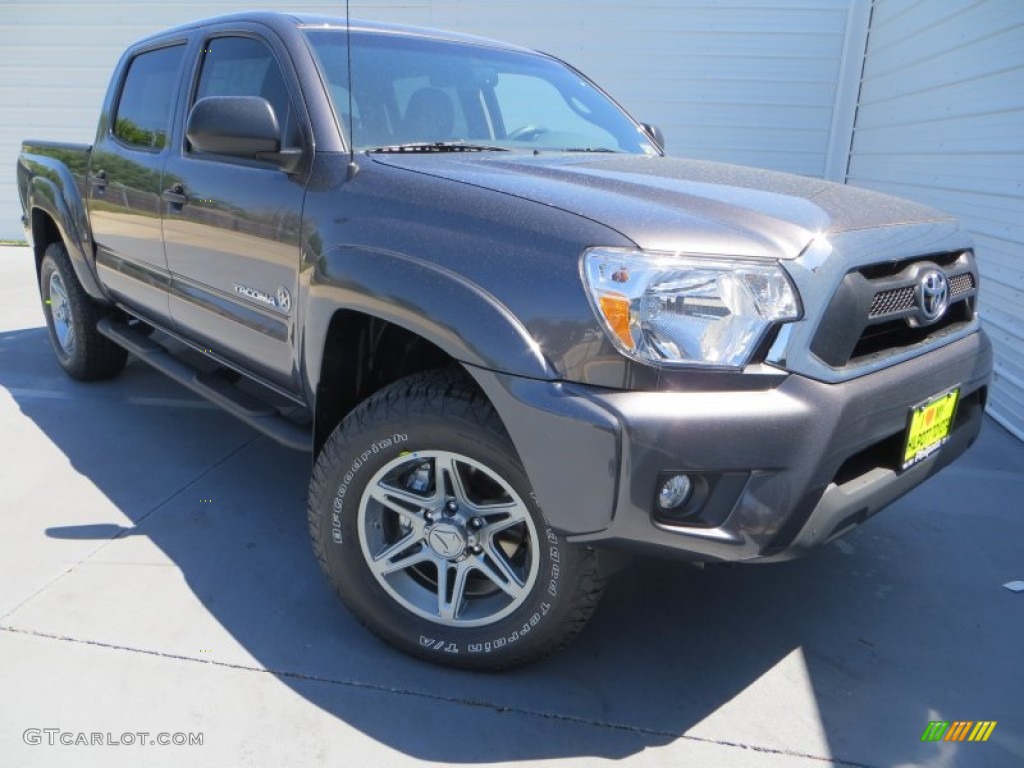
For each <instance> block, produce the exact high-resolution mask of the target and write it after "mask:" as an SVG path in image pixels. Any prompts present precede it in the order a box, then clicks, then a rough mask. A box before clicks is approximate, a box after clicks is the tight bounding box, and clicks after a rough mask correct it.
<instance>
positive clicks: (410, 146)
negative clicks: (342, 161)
mask: <svg viewBox="0 0 1024 768" xmlns="http://www.w3.org/2000/svg"><path fill="white" fill-rule="evenodd" d="M368 151H370V152H383V153H399V152H508V149H507V148H506V147H493V146H490V145H489V144H467V143H466V142H464V141H413V142H409V143H407V144H392V145H391V146H387V147H374V148H373V149H371V150H368Z"/></svg>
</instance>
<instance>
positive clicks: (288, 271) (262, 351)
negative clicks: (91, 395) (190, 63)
mask: <svg viewBox="0 0 1024 768" xmlns="http://www.w3.org/2000/svg"><path fill="white" fill-rule="evenodd" d="M258 30H259V28H257V27H255V25H253V26H251V27H250V26H243V27H241V28H238V27H231V28H221V29H220V30H216V31H213V32H209V33H207V38H206V40H205V42H204V44H203V46H202V51H201V54H200V59H199V63H198V66H197V70H196V72H195V76H194V81H193V85H192V88H191V90H190V94H189V96H188V103H187V104H185V105H184V109H183V110H181V113H182V120H183V121H184V120H187V115H188V112H189V110H190V109H191V107H192V105H193V104H195V102H197V101H198V100H199V99H201V98H203V97H206V96H261V97H263V98H265V99H267V100H268V101H269V102H270V104H271V106H273V108H274V111H275V114H276V115H277V118H278V122H279V124H280V126H281V141H282V147H288V148H306V149H307V150H308V149H309V148H310V147H311V140H310V136H311V130H310V128H309V124H308V119H307V118H306V116H305V112H304V110H302V108H301V107H302V100H301V99H300V98H299V97H298V94H299V90H298V83H297V80H296V77H295V73H294V70H293V68H292V67H291V64H290V61H289V60H288V58H287V53H286V51H285V50H284V47H283V46H282V45H281V44H280V43H279V42H278V41H276V39H274V38H271V37H269V36H264V35H263V34H260V32H259V31H258ZM181 133H182V136H183V137H184V133H185V131H184V127H183V128H182V131H181ZM307 160H308V158H307ZM303 167H308V162H305V163H304V165H303ZM165 176H166V178H167V181H168V183H170V182H173V185H172V186H173V190H172V191H173V193H174V195H175V197H174V198H173V199H170V200H168V201H166V202H165V204H164V207H163V229H164V243H165V247H166V252H167V263H168V266H169V268H170V272H171V277H172V288H171V298H170V311H171V316H172V317H173V320H174V324H175V327H176V328H177V329H178V331H180V332H181V333H182V334H183V335H184V336H186V337H187V338H189V339H191V340H193V341H195V342H198V343H199V344H201V345H203V346H205V347H207V348H209V349H210V350H212V352H213V354H214V355H216V356H218V357H221V358H222V359H225V360H227V361H229V362H231V363H234V364H236V365H238V366H239V367H241V368H243V369H245V370H246V371H248V372H250V373H253V374H255V375H256V376H258V377H259V378H261V379H263V380H264V381H266V382H268V383H271V384H273V385H276V386H278V387H279V388H283V389H286V390H288V391H290V392H294V391H297V390H298V381H299V379H298V366H297V358H296V354H295V345H294V343H293V341H294V338H295V331H296V328H295V318H296V301H295V297H296V295H297V291H298V271H299V255H300V237H301V221H302V204H303V199H304V196H305V183H306V172H305V171H304V170H300V171H299V172H297V173H292V174H289V173H285V172H284V171H282V170H281V169H280V168H279V167H278V166H276V165H274V164H272V163H269V162H261V161H257V160H249V159H242V158H237V157H229V156H226V155H219V154H211V153H203V152H198V151H195V150H193V149H192V147H191V146H189V144H188V141H187V139H185V138H183V139H182V141H181V144H180V146H177V147H176V149H175V151H174V152H173V153H172V156H171V157H170V158H169V159H168V161H167V165H166V168H165Z"/></svg>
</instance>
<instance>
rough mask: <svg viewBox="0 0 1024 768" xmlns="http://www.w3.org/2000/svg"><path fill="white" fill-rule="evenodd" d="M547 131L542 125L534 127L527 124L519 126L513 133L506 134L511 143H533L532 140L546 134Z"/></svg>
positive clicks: (531, 124)
mask: <svg viewBox="0 0 1024 768" xmlns="http://www.w3.org/2000/svg"><path fill="white" fill-rule="evenodd" d="M548 132H549V131H548V129H547V128H545V127H544V126H543V125H534V124H533V123H527V124H526V125H521V126H519V127H518V128H516V129H515V130H514V131H511V132H510V133H509V134H508V138H509V139H510V140H511V141H533V140H534V139H536V138H538V137H540V136H542V135H543V134H545V133H548Z"/></svg>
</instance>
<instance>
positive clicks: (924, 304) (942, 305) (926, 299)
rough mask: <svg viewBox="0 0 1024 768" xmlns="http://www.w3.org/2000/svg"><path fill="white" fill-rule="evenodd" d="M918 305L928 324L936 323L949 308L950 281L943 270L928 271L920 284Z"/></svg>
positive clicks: (922, 275) (923, 275) (924, 273)
mask: <svg viewBox="0 0 1024 768" xmlns="http://www.w3.org/2000/svg"><path fill="white" fill-rule="evenodd" d="M917 303H918V306H919V307H920V308H921V317H922V318H923V319H924V322H925V323H926V324H930V323H934V322H935V321H936V320H938V319H939V318H940V317H942V315H943V313H945V311H946V307H948V306H949V280H948V279H947V278H946V273H945V272H943V271H942V270H941V269H928V270H925V271H924V272H923V273H921V278H920V281H919V282H918V291H917Z"/></svg>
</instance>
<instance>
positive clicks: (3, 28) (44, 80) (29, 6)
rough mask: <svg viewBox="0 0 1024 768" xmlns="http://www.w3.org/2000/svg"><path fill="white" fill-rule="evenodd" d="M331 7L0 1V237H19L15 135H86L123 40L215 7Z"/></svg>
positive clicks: (331, 9) (266, 2)
mask: <svg viewBox="0 0 1024 768" xmlns="http://www.w3.org/2000/svg"><path fill="white" fill-rule="evenodd" d="M339 7H341V8H344V3H343V0H342V2H341V3H339V2H338V0H334V1H333V2H315V1H313V0H304V1H303V2H296V0H263V1H262V2H261V1H260V0H255V1H253V0H214V1H213V2H191V1H186V2H180V1H176V2H148V1H144V0H137V1H135V2H91V1H84V0H66V1H65V2H54V0H13V2H12V1H10V0H8V1H6V2H4V1H3V0H0V238H12V239H21V238H22V237H23V236H24V233H23V231H22V229H21V222H20V217H21V207H20V206H19V205H18V196H17V195H18V193H17V189H16V188H15V185H14V164H15V161H16V160H17V157H18V152H19V150H20V149H21V141H22V139H24V138H28V137H33V138H41V139H52V140H54V141H76V142H82V143H86V144H87V143H89V142H91V141H92V140H93V138H94V134H95V132H96V122H97V121H98V119H99V113H100V106H101V105H102V101H103V96H104V94H105V93H106V92H107V83H108V82H109V80H110V73H111V71H112V70H113V68H114V65H115V64H116V63H117V60H118V58H119V57H120V56H121V53H122V52H123V51H124V49H125V47H127V46H128V44H129V43H132V42H134V41H135V40H138V39H139V38H141V37H145V36H146V35H148V34H151V33H153V32H157V31H159V30H161V29H165V28H167V27H171V26H174V25H176V24H182V23H184V22H186V21H191V20H192V19H198V18H203V17H204V16H211V15H214V14H217V13H230V12H232V11H240V10H246V9H250V8H266V9H277V10H288V9H290V8H291V9H298V8H301V9H303V10H308V11H315V12H318V13H335V12H337V10H338V8H339Z"/></svg>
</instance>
